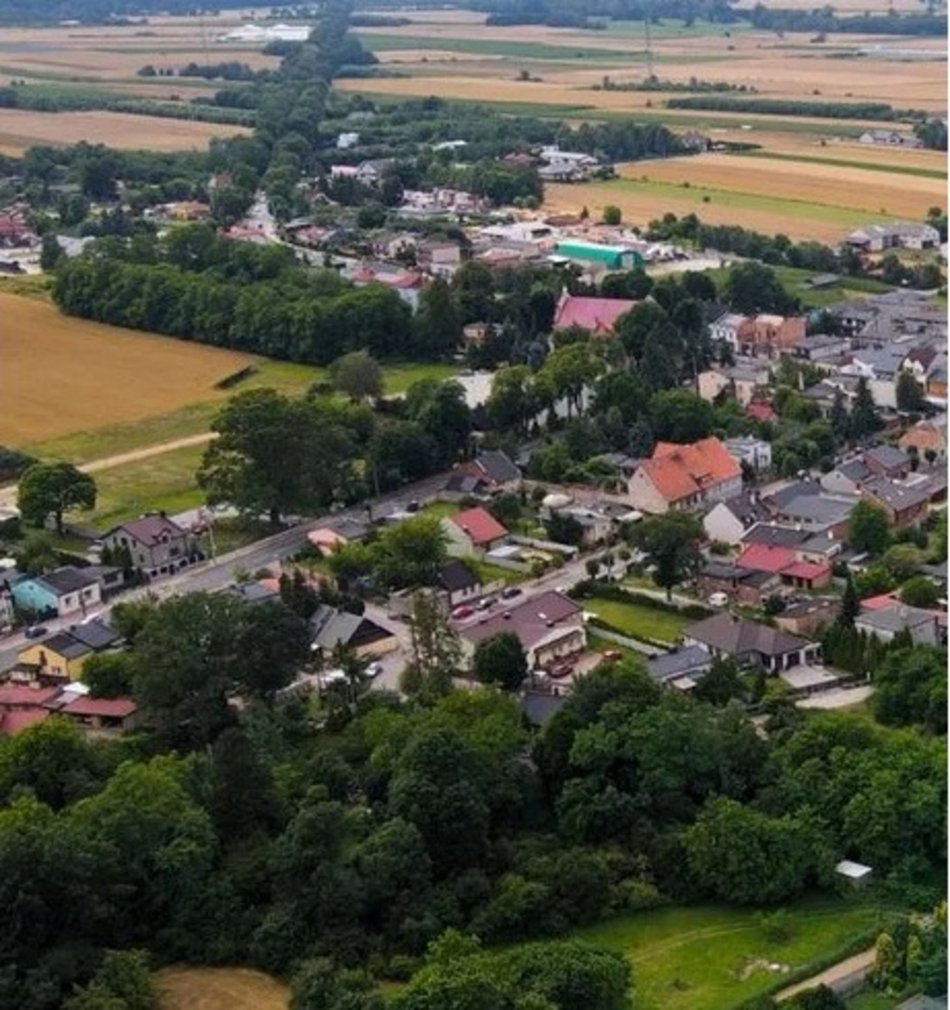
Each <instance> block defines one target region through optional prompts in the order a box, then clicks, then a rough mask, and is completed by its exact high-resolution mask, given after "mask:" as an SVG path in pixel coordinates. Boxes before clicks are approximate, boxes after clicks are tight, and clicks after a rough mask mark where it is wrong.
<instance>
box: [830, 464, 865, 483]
mask: <svg viewBox="0 0 950 1010" xmlns="http://www.w3.org/2000/svg"><path fill="white" fill-rule="evenodd" d="M835 469H836V471H837V472H838V473H840V474H841V476H842V477H847V478H848V480H850V481H854V483H856V484H857V483H859V482H860V481H862V480H865V479H867V478H868V477H870V476H871V469H870V467H869V466H868V465H867V463H865V462H864V460H863V459H849V460H848V461H847V462H846V463H842V464H841V465H840V466H838V467H836V468H835Z"/></svg>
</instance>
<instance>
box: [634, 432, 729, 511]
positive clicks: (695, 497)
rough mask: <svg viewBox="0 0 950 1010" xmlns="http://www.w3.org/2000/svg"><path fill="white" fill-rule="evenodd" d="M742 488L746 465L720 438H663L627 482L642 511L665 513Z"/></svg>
mask: <svg viewBox="0 0 950 1010" xmlns="http://www.w3.org/2000/svg"><path fill="white" fill-rule="evenodd" d="M741 490H742V468H741V467H740V466H739V464H738V463H737V462H736V461H735V460H734V459H733V458H732V456H730V455H729V453H728V451H727V450H726V447H725V446H724V445H723V444H722V442H720V441H719V439H718V438H713V437H711V438H703V439H700V440H699V441H698V442H693V443H692V444H690V445H678V444H676V443H674V442H659V443H658V444H657V445H656V447H655V448H654V450H653V456H652V457H651V458H650V459H648V460H644V461H643V462H642V463H641V464H640V466H638V467H637V469H636V470H635V471H634V473H633V476H632V477H631V478H630V480H629V482H628V484H627V497H628V498H629V500H630V502H631V504H632V505H633V507H634V508H635V509H638V510H639V511H641V512H649V513H652V514H662V513H664V512H669V511H670V510H671V509H675V510H684V509H691V508H697V507H700V506H702V505H705V504H706V503H707V502H717V501H727V500H728V499H730V498H734V497H735V496H736V495H737V494H738V493H739V492H740V491H741Z"/></svg>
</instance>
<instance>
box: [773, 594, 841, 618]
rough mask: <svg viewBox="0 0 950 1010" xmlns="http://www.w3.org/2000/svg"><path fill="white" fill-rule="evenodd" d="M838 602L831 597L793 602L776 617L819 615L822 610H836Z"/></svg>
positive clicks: (814, 597) (812, 597) (813, 597)
mask: <svg viewBox="0 0 950 1010" xmlns="http://www.w3.org/2000/svg"><path fill="white" fill-rule="evenodd" d="M838 602H839V601H838V600H837V599H836V598H835V597H833V596H811V597H807V598H806V599H804V600H793V601H792V602H791V603H788V604H786V606H785V609H784V610H783V611H782V612H781V613H780V614H779V615H778V616H779V617H780V618H782V617H807V616H808V615H809V614H817V613H821V612H822V611H823V610H831V609H834V610H837V608H838Z"/></svg>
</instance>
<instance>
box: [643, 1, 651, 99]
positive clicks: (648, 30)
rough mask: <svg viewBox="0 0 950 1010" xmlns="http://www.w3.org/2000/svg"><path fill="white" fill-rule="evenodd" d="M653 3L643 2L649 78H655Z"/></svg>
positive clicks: (644, 39)
mask: <svg viewBox="0 0 950 1010" xmlns="http://www.w3.org/2000/svg"><path fill="white" fill-rule="evenodd" d="M652 21H653V4H652V3H650V0H644V4H643V42H644V46H645V48H646V57H647V80H648V81H649V80H652V79H653V26H652V24H651V22H652Z"/></svg>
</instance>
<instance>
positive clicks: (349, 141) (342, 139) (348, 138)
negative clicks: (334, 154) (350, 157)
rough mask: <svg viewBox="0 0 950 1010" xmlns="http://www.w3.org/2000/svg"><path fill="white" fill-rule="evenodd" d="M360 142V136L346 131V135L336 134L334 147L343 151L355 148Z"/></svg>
mask: <svg viewBox="0 0 950 1010" xmlns="http://www.w3.org/2000/svg"><path fill="white" fill-rule="evenodd" d="M359 142H360V135H359V134H358V133H353V132H352V131H348V132H346V133H338V134H337V138H336V146H337V149H338V150H340V151H345V150H346V149H347V148H350V147H356V145H357V144H358V143H359Z"/></svg>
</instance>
